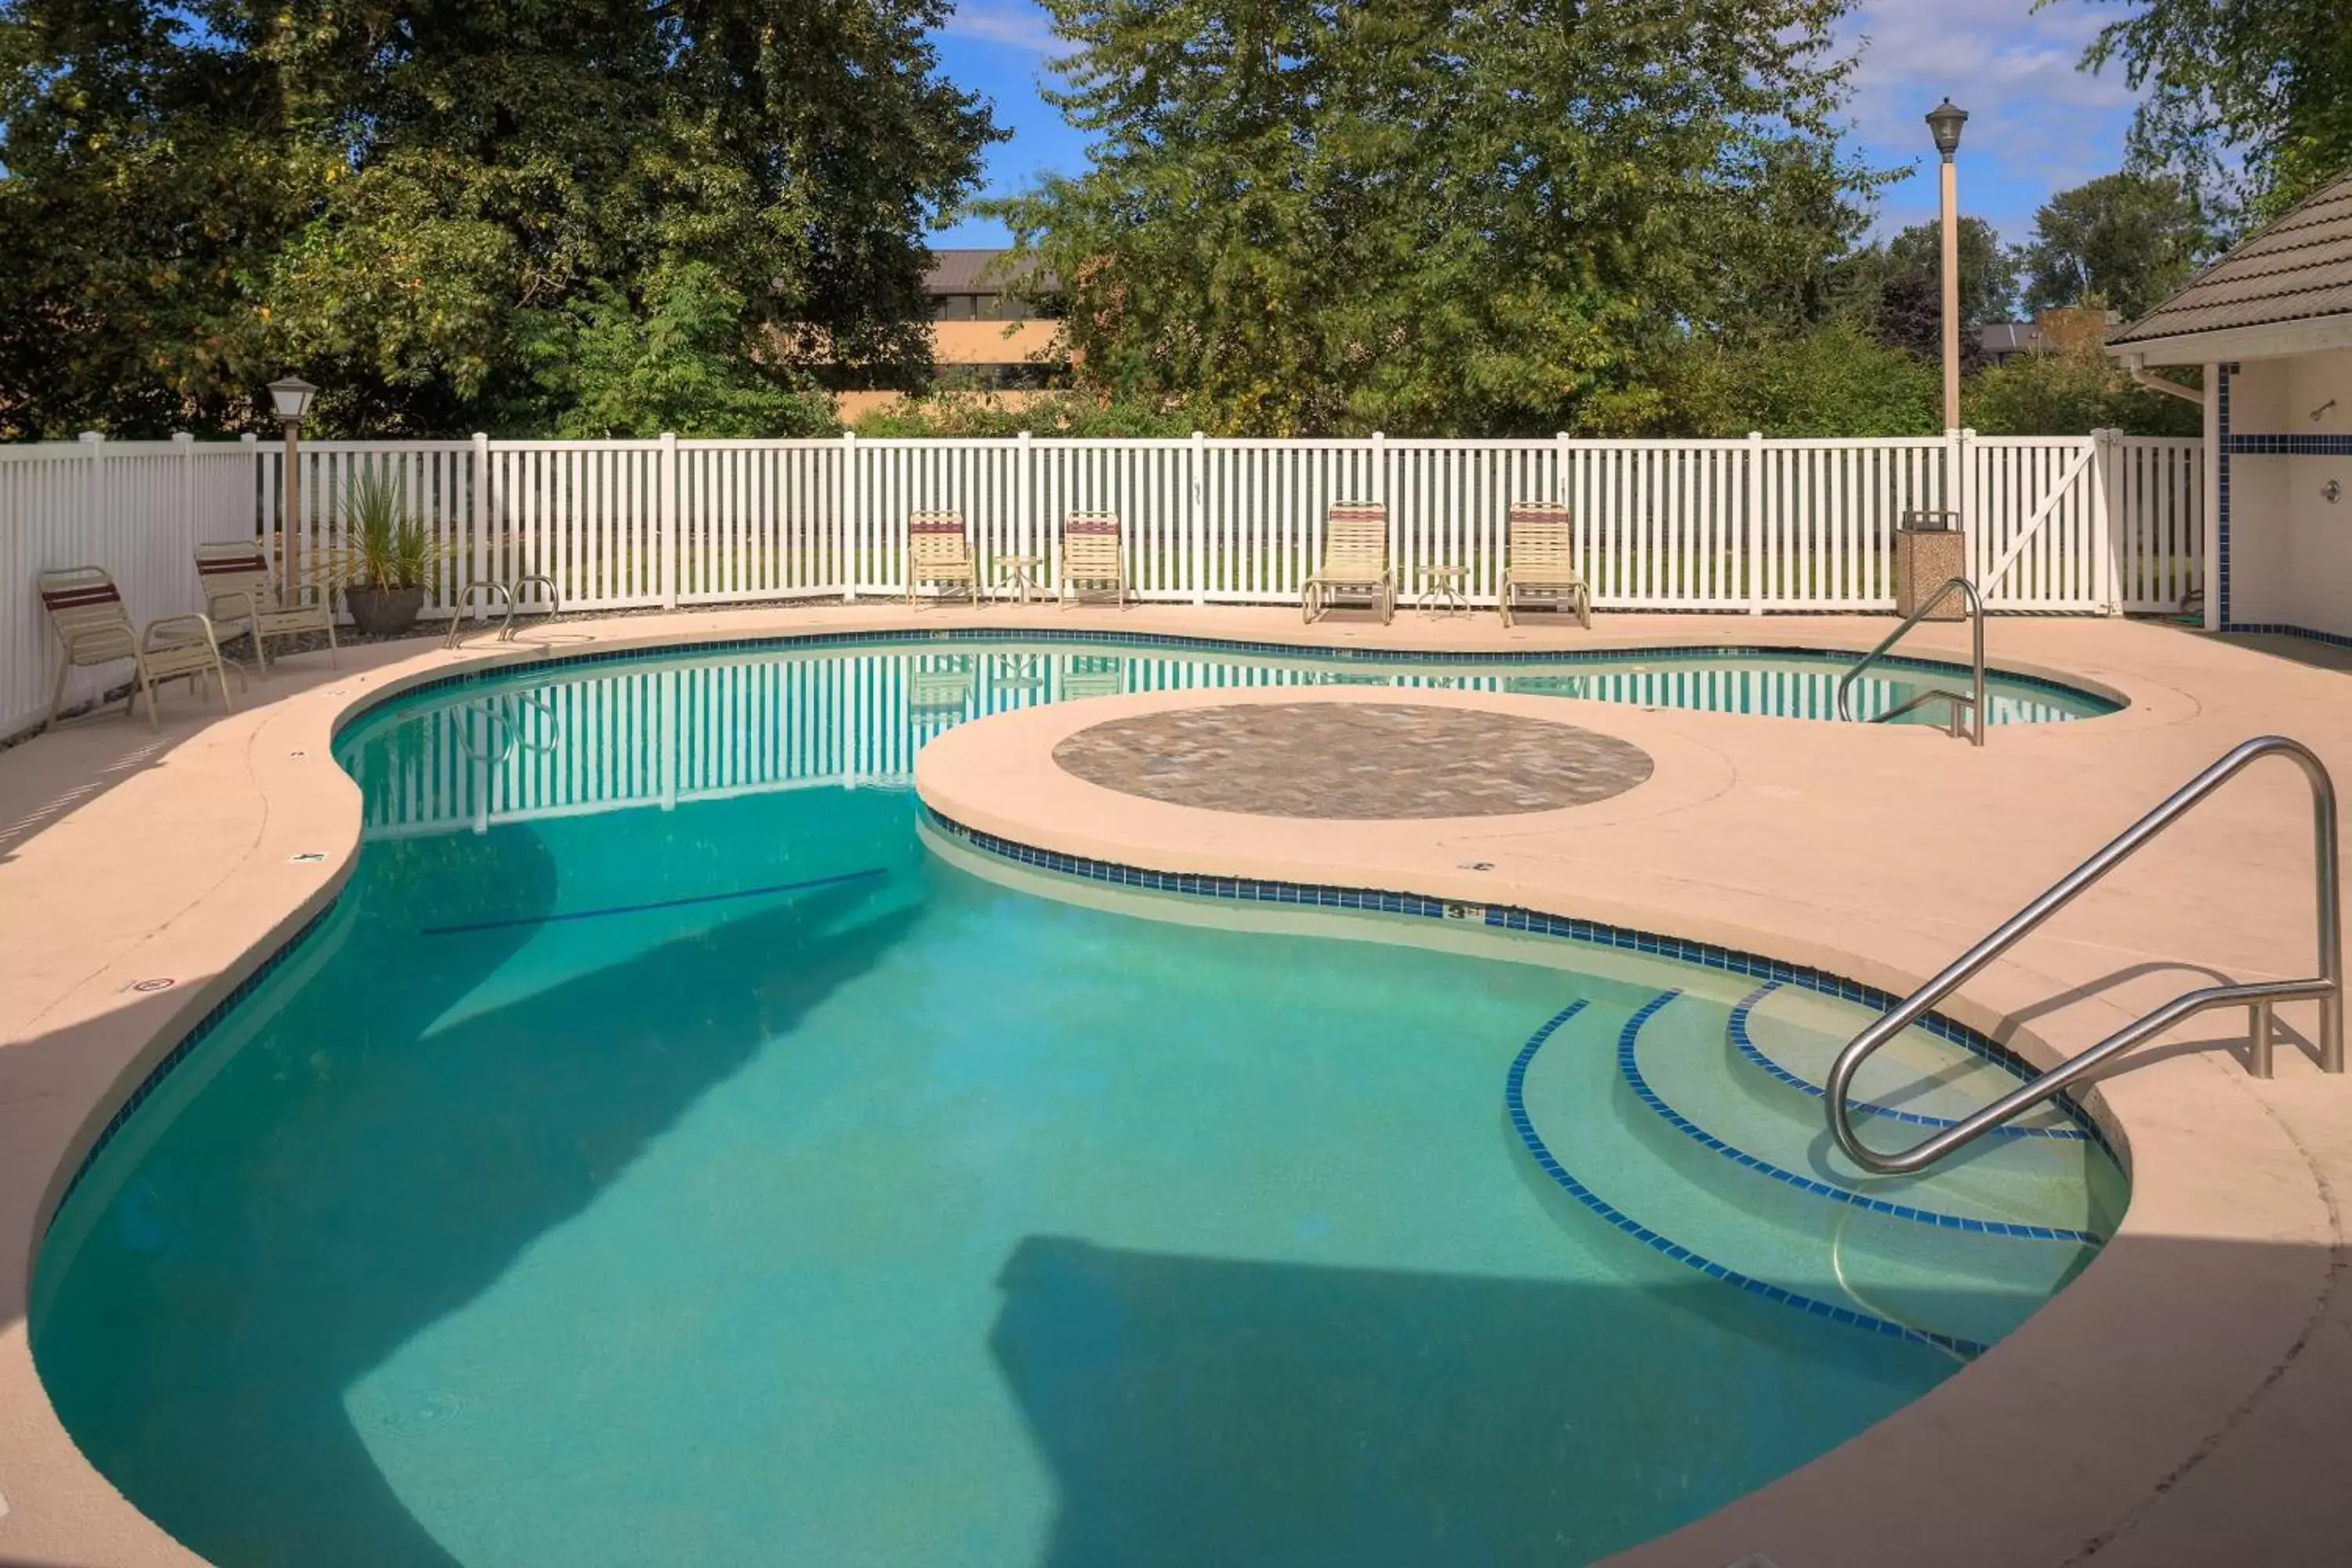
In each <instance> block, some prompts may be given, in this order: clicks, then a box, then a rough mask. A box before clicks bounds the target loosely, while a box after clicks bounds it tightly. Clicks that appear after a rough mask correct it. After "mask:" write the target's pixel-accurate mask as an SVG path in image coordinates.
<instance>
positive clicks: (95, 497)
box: [75, 430, 153, 618]
mask: <svg viewBox="0 0 2352 1568" xmlns="http://www.w3.org/2000/svg"><path fill="white" fill-rule="evenodd" d="M79 440H80V442H81V449H82V455H83V456H84V457H86V458H89V463H88V464H87V465H86V466H85V467H84V468H83V469H82V480H81V525H80V526H79V528H77V529H76V530H75V532H76V533H78V534H79V535H80V536H81V538H82V539H83V540H85V541H87V542H88V543H87V545H86V546H85V548H86V549H87V550H88V552H89V553H88V554H87V555H85V556H84V557H83V559H85V560H89V561H95V562H98V563H100V564H101V565H103V566H105V567H106V569H107V570H108V571H110V572H114V573H118V574H119V573H120V572H121V570H122V568H121V564H120V563H119V562H118V561H117V559H116V558H117V556H118V555H119V554H120V552H118V551H117V550H116V549H115V548H114V546H115V543H116V541H115V540H114V539H113V538H112V537H111V536H103V537H102V536H101V535H100V530H101V529H103V528H105V527H106V518H107V508H106V437H103V436H101V435H100V434H99V433H98V432H97V431H95V430H85V431H83V432H82V433H81V435H80V437H79ZM132 613H133V614H134V615H136V616H141V617H142V618H143V617H145V616H150V615H152V614H153V612H152V611H151V610H148V609H146V608H145V607H144V606H143V605H142V606H138V607H136V608H134V610H133V612H132Z"/></svg>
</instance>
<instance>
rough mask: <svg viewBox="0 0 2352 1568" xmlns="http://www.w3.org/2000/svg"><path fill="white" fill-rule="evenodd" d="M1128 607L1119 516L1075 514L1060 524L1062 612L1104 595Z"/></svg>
mask: <svg viewBox="0 0 2352 1568" xmlns="http://www.w3.org/2000/svg"><path fill="white" fill-rule="evenodd" d="M1106 593H1107V594H1108V595H1110V602H1111V603H1112V604H1114V605H1118V606H1119V608H1121V609H1125V608H1126V607H1127V549H1126V546H1125V545H1123V544H1121V543H1120V542H1119V531H1118V513H1117V512H1115V511H1074V512H1072V513H1070V515H1069V516H1067V517H1066V518H1064V519H1063V520H1062V586H1061V591H1060V593H1059V595H1057V597H1058V598H1059V599H1060V600H1061V602H1062V607H1063V608H1064V609H1067V608H1069V606H1071V605H1076V604H1081V603H1083V602H1085V601H1086V600H1087V598H1089V597H1092V598H1096V599H1100V598H1101V597H1102V596H1103V595H1105V594H1106Z"/></svg>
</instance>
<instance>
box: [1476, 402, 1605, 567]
mask: <svg viewBox="0 0 2352 1568" xmlns="http://www.w3.org/2000/svg"><path fill="white" fill-rule="evenodd" d="M1569 465H1570V447H1569V437H1568V432H1567V431H1565V430H1555V431H1553V432H1552V433H1551V499H1552V501H1553V504H1555V505H1558V506H1564V507H1568V508H1570V511H1569V514H1568V536H1569V540H1570V559H1571V560H1573V561H1574V562H1575V563H1576V569H1577V570H1578V571H1579V572H1581V573H1583V574H1584V581H1585V584H1586V587H1585V592H1586V593H1587V594H1590V593H1591V591H1592V587H1591V585H1592V584H1597V583H1599V582H1600V581H1601V563H1599V562H1598V561H1596V560H1595V559H1593V554H1594V551H1593V544H1592V525H1591V519H1589V518H1587V517H1586V516H1585V515H1584V513H1583V511H1582V510H1579V509H1577V507H1576V505H1575V497H1574V495H1573V494H1572V493H1571V491H1570V485H1569ZM1510 508H1511V498H1510V496H1509V495H1508V494H1506V495H1505V496H1504V497H1503V512H1504V515H1503V516H1502V517H1501V518H1500V519H1496V518H1495V517H1494V515H1493V514H1492V513H1489V514H1488V517H1487V521H1486V549H1485V550H1483V551H1480V552H1478V553H1479V555H1480V557H1481V563H1482V564H1483V565H1484V566H1485V567H1486V572H1487V574H1489V576H1490V577H1491V578H1492V581H1493V586H1494V592H1495V602H1496V604H1498V605H1499V604H1500V603H1502V598H1503V566H1504V561H1503V555H1504V552H1506V551H1507V550H1508V549H1509V548H1510V545H1511V520H1510ZM1463 534H1464V536H1465V538H1467V537H1469V534H1470V531H1469V530H1468V529H1466V528H1465V529H1464V530H1463ZM1473 548H1474V549H1475V545H1474V546H1473ZM1463 587H1464V590H1465V592H1466V593H1469V594H1471V595H1475V594H1476V593H1477V592H1478V584H1476V583H1475V581H1472V582H1465V584H1463ZM1473 602H1474V603H1475V598H1474V600H1473Z"/></svg>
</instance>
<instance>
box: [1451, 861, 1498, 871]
mask: <svg viewBox="0 0 2352 1568" xmlns="http://www.w3.org/2000/svg"><path fill="white" fill-rule="evenodd" d="M1494 868H1495V863H1494V862H1493V861H1492V860H1456V861H1455V862H1454V869H1455V870H1457V871H1491V870H1493V869H1494Z"/></svg>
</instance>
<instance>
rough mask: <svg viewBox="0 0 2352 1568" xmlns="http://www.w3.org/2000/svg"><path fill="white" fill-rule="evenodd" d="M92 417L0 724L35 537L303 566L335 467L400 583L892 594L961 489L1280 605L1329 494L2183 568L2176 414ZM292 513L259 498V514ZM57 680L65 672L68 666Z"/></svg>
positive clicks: (1159, 590) (1827, 588)
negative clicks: (1282, 426)
mask: <svg viewBox="0 0 2352 1568" xmlns="http://www.w3.org/2000/svg"><path fill="white" fill-rule="evenodd" d="M298 461H299V473H298V474H297V476H296V478H297V479H298V480H299V484H298V487H297V489H298V493H299V503H298V513H297V515H296V516H294V517H293V518H291V519H289V518H288V517H287V516H286V515H285V492H286V473H285V454H284V450H283V448H282V447H281V446H279V445H278V444H277V443H274V442H273V443H262V442H256V441H253V440H250V439H247V440H245V441H242V442H238V443H234V444H231V443H203V444H199V443H196V442H194V441H191V440H189V439H187V438H185V437H174V438H173V440H171V441H167V442H107V441H100V440H99V439H97V438H96V437H84V438H83V439H82V440H81V441H79V442H70V443H55V444H50V445H44V446H26V447H0V578H5V580H6V581H10V582H13V583H15V584H21V586H20V587H17V588H12V589H9V590H7V591H6V593H5V595H0V605H5V608H0V647H5V650H6V657H7V666H6V670H5V678H4V679H0V733H5V732H9V731H14V730H16V729H18V728H20V727H22V726H23V725H24V724H26V723H27V722H30V721H33V720H36V719H37V718H38V717H39V715H40V713H41V712H42V710H44V709H45V708H46V706H47V695H48V689H49V688H48V682H49V680H50V679H52V678H53V676H54V672H55V670H56V668H57V667H56V662H55V659H56V653H55V647H54V641H53V639H52V638H51V637H50V635H49V633H48V630H47V626H46V625H45V624H44V617H43V616H41V614H40V611H39V607H38V605H37V601H35V599H34V598H33V595H32V593H31V585H32V579H33V576H34V574H35V573H36V572H37V570H39V569H40V568H42V567H46V566H59V565H79V564H84V563H93V564H99V565H103V566H106V567H107V568H108V569H109V570H110V571H112V572H113V573H114V574H115V576H116V578H117V580H118V581H119V582H121V584H122V586H123V592H124V595H125V597H126V599H127V600H128V601H129V603H130V605H131V613H132V614H133V615H134V616H137V617H139V618H140V619H142V620H144V619H146V618H148V617H151V616H157V615H162V614H164V613H166V612H169V611H173V610H185V609H194V608H200V607H201V606H200V605H199V604H198V603H197V599H196V587H195V577H194V569H193V567H192V566H191V564H190V560H189V552H190V549H191V547H192V546H193V545H194V544H195V543H196V542H199V541H205V540H215V539H230V538H242V537H250V536H255V535H257V536H258V537H259V538H260V539H261V541H262V542H263V544H264V546H265V548H267V549H268V550H270V551H272V552H278V551H282V550H284V549H286V548H288V547H289V546H291V547H293V548H295V549H297V550H299V552H300V559H301V560H302V561H304V562H310V563H315V562H318V561H320V560H321V559H326V558H331V556H332V555H334V554H336V553H339V552H343V551H345V550H346V549H347V548H348V546H349V545H350V543H351V540H350V538H349V534H348V531H347V529H346V523H345V517H346V512H347V510H348V509H347V506H346V500H347V498H348V496H349V493H350V487H351V484H352V479H353V477H354V476H355V475H357V474H359V473H361V472H362V471H364V470H371V469H372V470H376V471H382V472H387V473H391V474H395V475H397V476H398V477H399V479H400V481H401V484H402V487H403V489H404V493H405V496H406V498H407V504H408V507H409V509H410V510H411V512H412V513H413V514H414V515H415V518H416V519H417V520H418V521H420V522H421V523H422V524H423V525H424V526H425V529H426V531H428V532H429V534H430V535H431V537H432V538H433V540H434V542H436V545H437V546H438V547H439V564H438V567H437V570H436V581H435V583H434V584H433V588H434V592H433V594H432V595H431V599H430V601H429V604H428V608H427V610H426V614H428V615H446V614H448V613H450V611H451V610H452V608H453V607H454V606H456V605H457V604H458V603H459V601H460V599H461V598H462V597H463V595H464V592H465V589H466V587H467V584H471V583H477V582H483V581H489V580H511V579H513V578H515V577H518V576H520V575H522V574H526V573H533V572H539V573H545V574H548V575H550V576H551V577H552V578H553V579H554V580H555V581H556V583H557V584H559V586H560V589H561V591H562V595H563V601H564V603H565V605H567V606H568V607H576V608H580V609H622V608H635V607H641V606H656V605H658V606H672V605H712V604H741V603H752V602H758V601H763V600H777V599H790V598H816V597H826V598H841V597H846V598H856V597H860V596H866V595H893V594H899V593H903V592H904V591H905V576H904V568H905V560H906V554H905V543H906V521H907V516H908V513H909V512H912V511H920V510H951V511H960V512H961V513H962V514H963V515H964V517H965V518H966V519H967V521H969V523H970V525H971V529H972V531H973V537H974V542H975V545H976V548H977V550H978V552H979V553H980V556H981V558H982V572H983V574H987V573H989V572H990V571H991V569H992V565H993V563H994V562H995V561H996V560H998V559H1001V558H1003V557H1004V556H1009V555H1033V556H1037V557H1041V558H1043V559H1044V560H1045V563H1046V564H1045V572H1046V574H1047V578H1048V580H1049V581H1050V580H1052V578H1053V576H1054V574H1055V573H1056V572H1057V570H1058V564H1059V563H1058V560H1057V555H1058V551H1059V540H1058V534H1059V531H1060V521H1061V519H1062V518H1063V516H1064V515H1065V514H1066V513H1068V512H1071V511H1080V510H1086V511H1111V512H1116V513H1117V514H1118V517H1119V519H1120V521H1121V524H1122V526H1123V528H1124V531H1125V536H1126V538H1125V542H1126V546H1127V553H1128V560H1129V563H1130V566H1131V569H1132V572H1133V574H1134V584H1135V588H1136V591H1137V594H1138V596H1139V597H1140V598H1143V599H1146V600H1150V601H1155V602H1160V603H1177V604H1296V603H1297V599H1298V595H1299V590H1300V586H1301V584H1303V583H1304V582H1305V580H1306V578H1307V574H1309V573H1311V572H1312V571H1313V570H1314V567H1315V564H1316V563H1317V562H1318V559H1319V557H1320V554H1321V551H1322V528H1323V519H1324V516H1325V513H1326V511H1327V510H1328V508H1329V507H1330V506H1331V505H1332V504H1333V503H1334V502H1339V501H1379V502H1381V503H1383V504H1385V505H1386V506H1387V507H1388V509H1389V516H1390V520H1391V530H1390V541H1391V556H1392V560H1393V563H1394V565H1395V567H1396V570H1397V573H1398V578H1399V582H1400V585H1401V586H1402V589H1403V590H1404V591H1405V592H1406V593H1407V594H1410V593H1412V592H1413V591H1414V590H1415V589H1416V588H1417V587H1418V585H1419V583H1420V574H1421V571H1422V569H1423V568H1424V567H1426V566H1433V565H1456V566H1461V567H1463V568H1465V570H1466V571H1467V574H1468V587H1469V595H1470V598H1471V601H1472V602H1473V603H1474V604H1492V603H1493V602H1494V598H1495V593H1496V582H1497V579H1498V577H1499V575H1500V573H1501V571H1502V566H1503V555H1504V540H1503V531H1504V530H1503V517H1504V511H1505V510H1506V508H1507V506H1508V505H1509V504H1510V503H1511V502H1512V501H1515V500H1542V501H1560V502H1565V503H1566V504H1567V505H1568V506H1569V508H1570V511H1571V513H1572V514H1573V516H1574V518H1575V520H1576V529H1577V552H1578V556H1579V559H1580V563H1582V567H1583V571H1584V573H1585V575H1586V577H1587V579H1588V580H1589V581H1590V582H1591V584H1592V591H1593V600H1594V603H1595V605H1598V606H1599V607H1601V608H1603V609H1643V610H1682V611H1736V612H1749V613H1756V614H1762V613H1766V612H1769V611H1831V612H1841V611H1842V612H1855V611H1885V610H1887V609H1889V608H1891V607H1892V606H1893V605H1894V602H1895V588H1894V560H1895V555H1894V542H1895V529H1896V527H1897V526H1898V525H1899V524H1900V523H1901V521H1902V520H1903V518H1904V516H1905V514H1906V513H1907V512H1910V511H1914V510H1942V509H1952V510H1958V511H1959V513H1960V514H1961V517H1962V519H1963V522H1964V526H1965V527H1966V528H1967V530H1968V531H1969V536H1970V537H1969V560H1970V561H1971V563H1973V570H1974V572H1975V574H1976V575H1977V578H1978V581H1979V584H1980V585H1981V586H1983V587H1984V588H1985V589H1986V598H1987V602H1988V603H1989V604H1990V605H1991V606H1992V607H1994V608H1996V609H2000V610H2009V611H2028V612H2043V613H2061V614H2091V613H2100V612H2105V611H2110V610H2117V609H2120V610H2125V611H2156V610H2169V609H2172V608H2175V607H2177V606H2178V605H2179V602H2180V600H2181V597H2182V595H2184V594H2185V593H2186V592H2187V591H2188V590H2189V588H2190V587H2192V586H2195V585H2198V584H2201V583H2202V581H2203V572H2204V563H2203V548H2204V543H2203V542H2204V518H2203V505H2204V471H2203V462H2204V458H2203V447H2202V445H2201V444H2200V442H2197V441H2195V440H2171V439H2150V438H2139V437H2122V436H2118V435H2116V434H2113V433H2105V432H2103V433H2101V434H2099V435H2096V436H2091V437H1978V436H1975V435H1972V434H1969V433H1967V432H1956V433H1952V434H1949V435H1946V436H1941V437H1912V438H1896V439H1871V440H1850V441H1849V440H1773V441H1768V440H1765V439H1763V438H1762V437H1753V436H1751V437H1748V438H1747V439H1745V440H1717V441H1583V440H1573V439H1570V437H1565V436H1561V437H1552V438H1549V439H1545V440H1515V441H1470V440H1463V441H1445V440H1392V439H1390V438H1387V437H1381V436H1372V437H1364V438H1360V439H1347V440H1337V439H1335V440H1256V439H1224V438H1211V437H1204V436H1193V437H1191V438H1189V439H1182V438H1179V439H1172V440H1124V439H1087V440H1034V439H1032V438H1031V437H1027V436H1021V437H1013V438H1007V439H1001V440H868V439H863V438H860V437H855V436H844V437H840V438H838V439H835V440H803V441H786V440H778V441H764V440H741V441H698V440H681V439H678V438H677V437H668V436H665V437H660V438H659V439H657V440H621V441H492V440H489V439H488V438H487V437H474V438H473V439H471V440H469V441H401V442H379V441H337V442H309V443H305V444H303V445H302V446H301V447H300V448H299V459H298ZM289 523H290V526H289ZM76 679H77V681H79V682H81V683H82V684H80V685H79V686H77V687H75V688H73V690H74V691H75V692H76V694H86V693H88V692H89V691H92V690H95V689H97V687H96V683H95V682H92V681H90V680H89V678H87V677H84V676H77V677H76Z"/></svg>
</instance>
